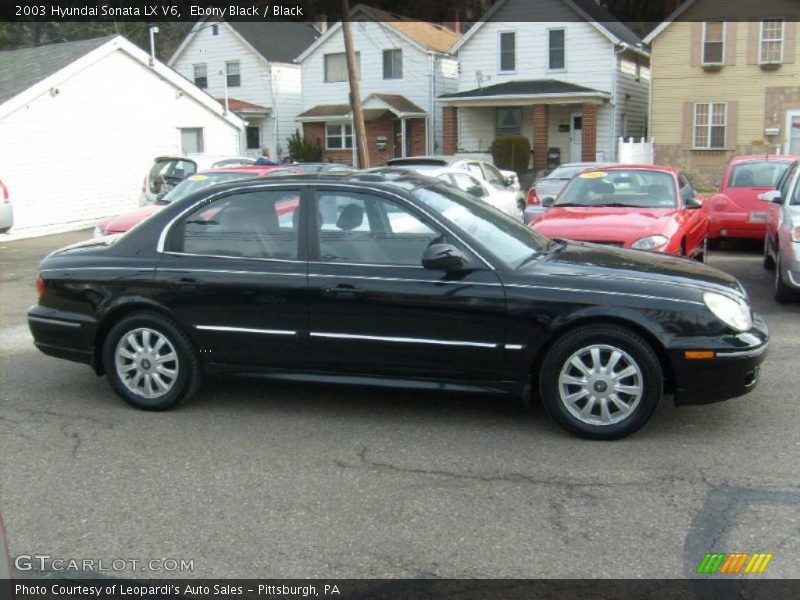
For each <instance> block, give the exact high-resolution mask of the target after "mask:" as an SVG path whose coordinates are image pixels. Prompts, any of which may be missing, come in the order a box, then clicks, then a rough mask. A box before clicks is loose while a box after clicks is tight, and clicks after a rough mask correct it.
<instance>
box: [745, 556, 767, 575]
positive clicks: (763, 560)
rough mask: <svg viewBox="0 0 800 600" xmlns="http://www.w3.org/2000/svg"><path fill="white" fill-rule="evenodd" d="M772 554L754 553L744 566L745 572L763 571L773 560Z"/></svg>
mask: <svg viewBox="0 0 800 600" xmlns="http://www.w3.org/2000/svg"><path fill="white" fill-rule="evenodd" d="M772 556H773V555H772V554H753V558H751V559H750V562H748V563H747V566H746V567H745V568H744V572H745V573H763V572H764V571H765V570H766V568H767V565H768V564H769V561H771V560H772Z"/></svg>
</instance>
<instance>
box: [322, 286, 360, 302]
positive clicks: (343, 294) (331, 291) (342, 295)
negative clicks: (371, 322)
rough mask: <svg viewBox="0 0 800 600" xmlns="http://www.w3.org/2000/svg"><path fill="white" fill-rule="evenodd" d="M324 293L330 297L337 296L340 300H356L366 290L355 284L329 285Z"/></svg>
mask: <svg viewBox="0 0 800 600" xmlns="http://www.w3.org/2000/svg"><path fill="white" fill-rule="evenodd" d="M324 293H325V295H326V296H327V297H328V298H337V299H339V300H354V299H356V298H360V297H361V296H363V295H364V292H363V291H362V290H361V289H359V288H357V287H356V286H354V285H337V286H334V287H327V288H325V290H324Z"/></svg>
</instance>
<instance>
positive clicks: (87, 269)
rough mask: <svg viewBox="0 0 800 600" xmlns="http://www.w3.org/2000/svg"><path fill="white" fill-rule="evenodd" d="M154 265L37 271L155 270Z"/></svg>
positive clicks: (44, 271) (43, 270)
mask: <svg viewBox="0 0 800 600" xmlns="http://www.w3.org/2000/svg"><path fill="white" fill-rule="evenodd" d="M155 270H156V268H155V267H64V268H62V269H42V270H41V271H39V273H63V272H65V271H66V272H69V271H155Z"/></svg>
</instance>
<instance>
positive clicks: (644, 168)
mask: <svg viewBox="0 0 800 600" xmlns="http://www.w3.org/2000/svg"><path fill="white" fill-rule="evenodd" d="M634 170H638V171H657V172H660V173H677V172H678V171H680V169H678V168H677V167H669V166H662V165H637V164H631V165H608V166H597V167H590V168H588V169H586V171H587V172H592V171H634Z"/></svg>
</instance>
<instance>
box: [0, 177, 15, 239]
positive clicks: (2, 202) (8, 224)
mask: <svg viewBox="0 0 800 600" xmlns="http://www.w3.org/2000/svg"><path fill="white" fill-rule="evenodd" d="M13 226H14V209H13V208H12V207H11V195H10V194H9V193H8V188H7V187H6V186H5V184H3V182H2V180H0V233H6V232H7V231H8V230H9V229H11V228H12V227H13Z"/></svg>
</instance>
